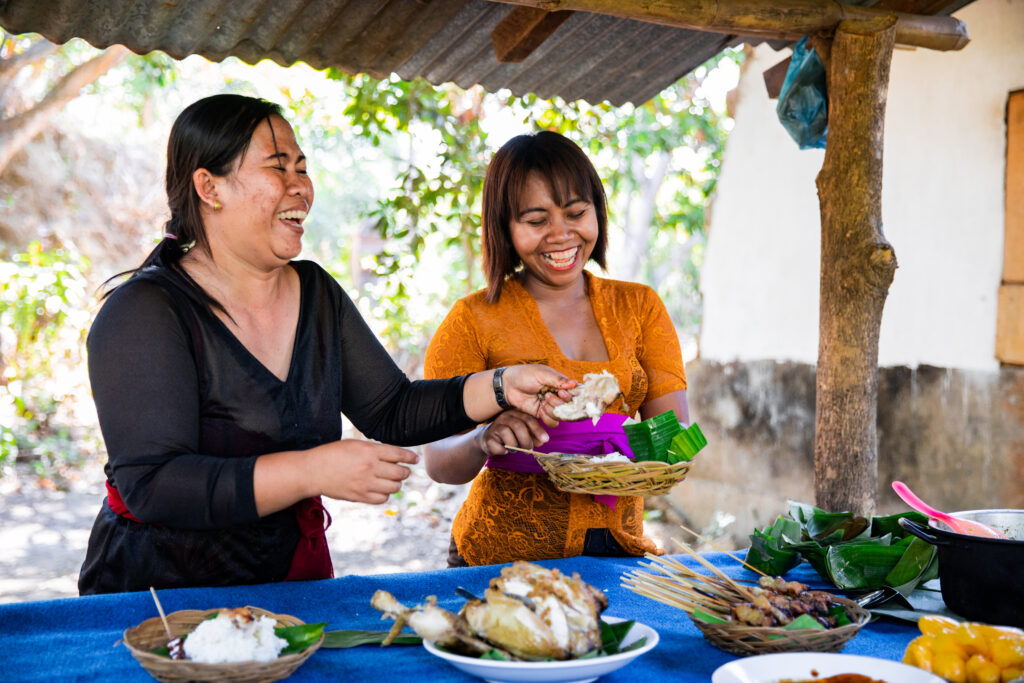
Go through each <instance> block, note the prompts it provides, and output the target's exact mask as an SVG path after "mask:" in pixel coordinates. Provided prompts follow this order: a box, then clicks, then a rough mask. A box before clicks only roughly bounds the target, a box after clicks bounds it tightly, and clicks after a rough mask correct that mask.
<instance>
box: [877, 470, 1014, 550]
mask: <svg viewBox="0 0 1024 683" xmlns="http://www.w3.org/2000/svg"><path fill="white" fill-rule="evenodd" d="M892 490H893V491H895V492H896V495H897V496H899V497H900V498H902V499H903V502H904V503H906V504H907V505H909V506H910V507H912V508H914V509H915V510H917V511H918V512H920V513H922V514H925V515H928V516H929V517H932V518H934V519H937V520H939V521H940V522H945V523H946V525H947V526H948V527H949V528H950V529H952V530H953V531H955V532H956V533H958V534H967V535H968V536H986V537H988V538H1006V534H1004V533H1002V532H1001V531H999V530H997V529H993V528H992V527H990V526H989V525H988V524H982V523H981V522H975V521H972V520H970V519H961V518H960V517H954V516H953V515H947V514H946V513H945V512H939V511H938V510H936V509H935V508H933V507H931V506H930V505H928V504H927V503H925V502H924V501H923V500H921V499H920V498H918V497H917V496H916V495H914V492H913V491H911V490H910V488H909V487H908V486H907V485H906V484H904V483H903V482H902V481H894V482H893V483H892Z"/></svg>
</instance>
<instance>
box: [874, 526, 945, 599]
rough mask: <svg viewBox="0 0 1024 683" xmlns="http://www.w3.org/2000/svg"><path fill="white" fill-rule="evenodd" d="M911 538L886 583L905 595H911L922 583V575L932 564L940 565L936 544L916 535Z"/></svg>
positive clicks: (886, 578) (888, 575) (887, 576)
mask: <svg viewBox="0 0 1024 683" xmlns="http://www.w3.org/2000/svg"><path fill="white" fill-rule="evenodd" d="M910 538H911V540H910V542H909V543H908V544H907V547H906V550H905V551H904V553H903V555H902V556H901V557H900V559H899V561H898V562H897V563H896V566H894V567H893V568H892V571H890V572H889V573H888V574H887V575H886V577H885V583H886V585H889V586H892V587H893V588H895V589H896V590H897V591H899V592H900V594H901V595H903V597H906V596H908V595H910V593H911V591H913V590H914V588H916V587H917V585H918V584H919V583H921V577H922V576H924V575H925V573H926V572H927V571H928V569H929V568H930V567H931V566H932V565H936V566H938V559H937V558H938V552H937V550H936V548H935V546H933V545H932V544H931V543H928V542H927V541H924V540H922V539H920V538H917V537H916V536H912V537H910ZM901 544H902V542H901Z"/></svg>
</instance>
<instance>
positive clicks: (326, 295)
mask: <svg viewBox="0 0 1024 683" xmlns="http://www.w3.org/2000/svg"><path fill="white" fill-rule="evenodd" d="M167 195H168V203H169V207H170V211H171V219H170V220H169V221H168V223H167V226H166V230H167V232H166V234H165V237H164V239H163V240H162V241H161V243H160V244H159V245H158V246H157V248H156V249H155V250H154V251H153V253H152V254H150V256H149V257H148V258H147V259H146V261H145V262H144V263H143V264H142V266H141V267H140V268H139V269H137V270H136V271H134V272H133V273H132V276H131V277H130V278H129V279H128V280H127V281H126V282H125V283H123V284H121V285H120V286H118V287H116V288H115V289H114V290H113V292H112V293H111V294H110V296H109V298H108V299H107V301H106V302H105V304H104V306H103V308H102V310H101V311H100V312H99V314H98V315H97V317H96V320H95V322H94V324H93V326H92V329H91V330H90V333H89V339H88V351H89V376H90V380H91V382H92V390H93V396H94V399H95V401H96V408H97V412H98V415H99V421H100V427H101V430H102V432H103V438H104V441H105V443H106V447H107V451H108V462H107V465H106V468H105V470H106V475H107V490H108V500H107V501H105V503H104V505H103V506H102V507H101V509H100V512H99V515H98V516H97V518H96V522H95V524H94V526H93V530H92V534H91V536H90V539H89V548H88V551H87V555H86V560H85V563H84V565H83V566H82V571H81V575H80V577H79V591H80V592H81V593H82V594H89V593H107V592H120V591H135V590H146V589H147V588H149V587H150V586H155V587H164V588H169V587H183V586H209V585H228V584H244V583H263V582H269V581H281V580H289V579H315V578H327V577H330V576H333V570H332V568H331V563H330V555H329V553H328V551H327V545H326V541H325V539H324V534H323V532H324V528H325V516H326V512H325V511H324V510H323V506H322V504H321V502H320V496H321V495H325V496H329V497H332V498H339V499H344V500H352V501H360V502H366V503H383V502H385V501H386V500H387V499H388V496H389V495H390V494H392V493H394V492H396V491H398V490H399V489H400V488H401V483H402V481H403V480H404V479H405V478H406V477H407V476H408V475H409V468H408V465H409V464H411V463H415V462H416V461H417V457H416V455H415V454H414V453H412V452H411V451H408V450H406V449H404V448H400V447H398V446H389V445H385V443H387V444H399V445H404V446H408V445H413V444H419V443H425V442H429V441H434V440H437V439H439V438H442V437H445V436H448V435H451V434H454V433H456V432H459V431H463V430H466V429H468V428H470V427H472V426H473V425H475V424H477V423H479V422H482V421H484V420H487V419H489V418H491V417H493V416H494V415H495V414H497V413H498V412H499V410H501V409H503V408H507V407H509V406H510V405H511V406H514V407H515V408H517V409H519V410H524V411H526V412H530V413H532V414H535V415H538V416H539V417H542V418H544V419H546V420H547V421H549V422H550V421H551V418H550V408H551V407H553V405H555V404H557V403H560V402H562V401H563V400H565V399H567V398H568V394H567V393H565V392H564V391H560V392H559V394H552V393H548V394H547V398H541V397H542V396H544V394H542V393H541V390H542V389H544V388H546V387H553V388H557V389H559V390H564V389H568V388H570V387H571V386H572V385H573V382H572V381H570V380H567V379H566V378H565V377H564V376H563V375H561V374H560V373H557V372H555V371H554V370H552V369H550V368H547V367H545V366H540V365H519V366H515V367H511V368H508V369H507V371H506V372H504V374H503V375H502V373H501V372H500V371H498V372H496V371H487V372H482V373H476V374H473V375H467V376H465V377H458V378H454V379H451V380H435V381H415V382H411V381H409V379H408V378H407V377H406V376H405V375H404V374H403V373H402V371H401V370H400V369H399V368H398V367H397V366H396V365H395V364H394V362H393V361H392V360H391V358H390V356H388V354H387V352H386V351H385V350H384V348H383V347H382V346H381V344H380V342H379V341H378V340H377V339H376V337H375V336H374V334H373V333H372V332H371V330H370V329H369V328H368V327H367V325H366V323H365V322H364V321H363V319H362V318H361V316H360V315H359V313H358V311H357V310H356V307H355V305H354V304H353V302H352V300H351V299H350V298H349V297H348V296H347V295H346V294H345V292H344V291H343V290H342V289H341V287H339V286H338V284H337V283H336V282H335V281H334V279H333V278H331V276H330V275H328V274H327V273H326V272H325V271H324V270H323V269H322V268H320V267H319V266H318V265H316V264H314V263H312V262H309V261H293V260H292V259H294V258H295V257H297V256H298V255H299V252H300V251H301V237H302V232H303V229H302V222H303V220H304V219H305V217H306V215H307V212H308V211H309V207H310V206H311V205H312V203H313V186H312V183H311V181H310V179H309V177H308V176H307V175H306V160H305V157H304V156H303V154H302V152H301V150H300V149H299V147H298V144H297V143H296V140H295V137H294V134H293V132H292V129H291V127H290V126H289V125H288V123H287V122H286V121H285V120H284V118H283V117H282V116H281V110H280V108H279V107H278V106H277V105H274V104H272V103H269V102H266V101H263V100H259V99H254V98H249V97H243V96H239V95H216V96H213V97H208V98H205V99H202V100H199V101H198V102H195V103H194V104H192V105H191V106H189V107H188V108H187V109H185V111H183V112H182V114H181V115H180V116H179V117H178V119H177V121H176V122H175V124H174V126H173V128H172V130H171V135H170V139H169V142H168V152H167ZM342 413H344V414H345V415H346V416H347V417H348V418H349V419H350V420H351V421H352V423H353V424H354V425H355V427H356V428H357V429H359V431H360V432H362V433H363V434H365V435H366V436H368V437H370V438H372V439H376V440H378V441H381V442H385V443H374V442H370V441H362V440H353V439H345V440H342V439H341V414H342ZM326 521H327V523H328V524H329V520H326Z"/></svg>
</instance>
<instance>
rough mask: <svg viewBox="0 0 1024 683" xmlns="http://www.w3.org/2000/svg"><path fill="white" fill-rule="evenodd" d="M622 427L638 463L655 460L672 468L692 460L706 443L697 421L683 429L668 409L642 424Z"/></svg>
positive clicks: (637, 423)
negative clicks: (679, 463)
mask: <svg viewBox="0 0 1024 683" xmlns="http://www.w3.org/2000/svg"><path fill="white" fill-rule="evenodd" d="M622 428H623V430H625V432H626V438H628V439H629V447H630V449H631V450H632V451H633V455H634V456H635V458H636V460H637V461H642V460H657V461H660V462H667V463H668V464H670V465H674V464H676V463H677V462H682V461H690V460H693V457H694V456H695V455H697V452H698V451H700V450H701V449H702V448H704V446H706V445H707V444H708V440H707V439H706V438H704V434H703V433H702V432H701V431H700V427H698V426H697V423H696V422H694V423H693V424H691V425H690V426H689V427H683V425H681V424H680V423H679V420H677V419H676V414H675V413H674V412H673V411H671V410H666V411H665V412H664V413H661V414H660V415H655V416H654V417H651V418H648V419H646V420H644V421H643V422H634V423H632V424H625V425H623V426H622Z"/></svg>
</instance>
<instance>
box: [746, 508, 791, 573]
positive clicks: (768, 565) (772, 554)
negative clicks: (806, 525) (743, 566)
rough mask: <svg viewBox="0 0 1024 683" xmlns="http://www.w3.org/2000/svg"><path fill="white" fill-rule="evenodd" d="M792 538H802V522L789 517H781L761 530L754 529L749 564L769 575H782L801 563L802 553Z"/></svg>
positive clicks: (747, 560)
mask: <svg viewBox="0 0 1024 683" xmlns="http://www.w3.org/2000/svg"><path fill="white" fill-rule="evenodd" d="M792 538H800V524H799V523H798V522H797V521H796V520H794V519H789V518H787V517H779V518H778V519H776V520H775V523H774V524H772V525H771V526H769V527H765V528H764V529H763V530H761V531H758V530H757V529H754V533H753V534H751V535H750V548H748V549H747V557H746V562H747V564H749V565H751V566H752V567H756V568H757V569H759V570H760V571H763V572H764V573H765V574H768V575H769V576H782V575H783V574H785V573H786V572H788V571H789V570H790V569H792V568H793V567H795V566H797V565H798V564H800V554H799V553H798V552H797V551H796V549H795V548H794V547H793V545H792V541H791V539H792Z"/></svg>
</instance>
